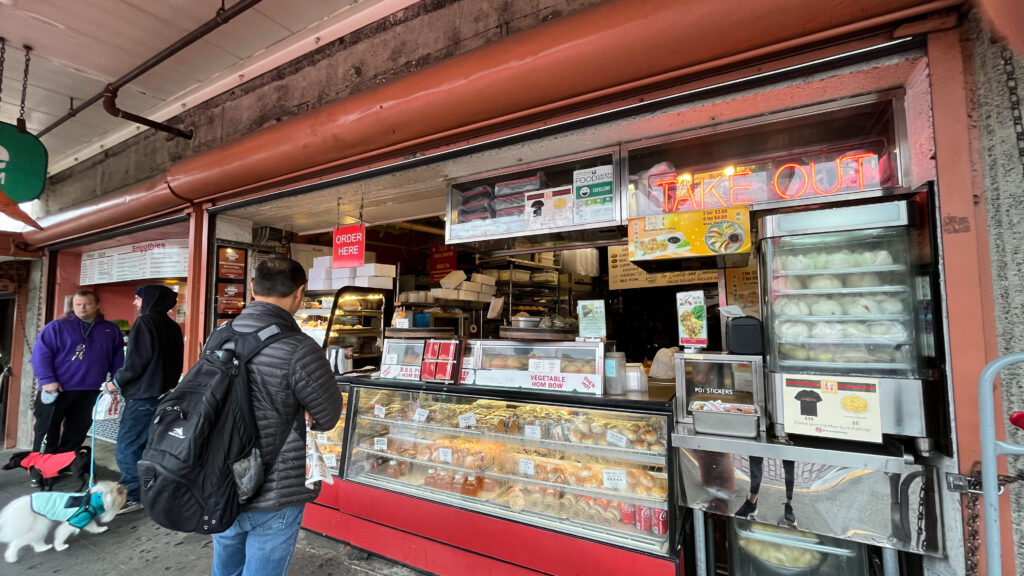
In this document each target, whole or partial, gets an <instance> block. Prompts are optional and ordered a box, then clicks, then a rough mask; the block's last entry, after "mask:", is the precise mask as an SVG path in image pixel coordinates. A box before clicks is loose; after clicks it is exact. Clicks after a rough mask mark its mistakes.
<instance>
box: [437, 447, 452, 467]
mask: <svg viewBox="0 0 1024 576" xmlns="http://www.w3.org/2000/svg"><path fill="white" fill-rule="evenodd" d="M437 459H438V460H440V461H441V463H442V464H451V463H452V449H451V448H438V449H437Z"/></svg>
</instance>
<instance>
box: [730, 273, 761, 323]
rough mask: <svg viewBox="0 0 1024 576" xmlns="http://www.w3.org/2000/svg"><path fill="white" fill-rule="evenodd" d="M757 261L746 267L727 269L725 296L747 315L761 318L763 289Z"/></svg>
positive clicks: (731, 304) (732, 304)
mask: <svg viewBox="0 0 1024 576" xmlns="http://www.w3.org/2000/svg"><path fill="white" fill-rule="evenodd" d="M759 283H760V280H759V277H758V272H757V262H753V263H751V264H750V265H748V266H747V267H746V268H727V269H726V270H725V298H726V301H727V302H728V303H729V305H730V306H739V307H740V308H742V309H743V313H744V314H746V315H747V316H753V317H754V318H757V319H758V320H760V319H761V291H760V288H759Z"/></svg>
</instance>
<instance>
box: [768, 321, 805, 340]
mask: <svg viewBox="0 0 1024 576" xmlns="http://www.w3.org/2000/svg"><path fill="white" fill-rule="evenodd" d="M776 330H777V333H778V335H779V337H781V338H807V337H808V336H809V335H810V334H811V330H810V328H809V327H808V325H807V324H806V323H804V322H779V323H778V324H776Z"/></svg>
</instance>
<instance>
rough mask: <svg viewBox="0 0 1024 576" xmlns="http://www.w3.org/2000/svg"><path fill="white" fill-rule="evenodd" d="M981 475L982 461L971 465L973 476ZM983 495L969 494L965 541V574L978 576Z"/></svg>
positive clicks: (965, 575) (966, 575)
mask: <svg viewBox="0 0 1024 576" xmlns="http://www.w3.org/2000/svg"><path fill="white" fill-rule="evenodd" d="M980 475H981V462H975V463H974V466H972V467H971V476H980ZM980 523H981V495H980V494H978V493H977V492H970V493H968V494H967V538H966V540H965V542H964V569H965V572H964V576H977V574H978V553H979V552H980V551H981V528H980Z"/></svg>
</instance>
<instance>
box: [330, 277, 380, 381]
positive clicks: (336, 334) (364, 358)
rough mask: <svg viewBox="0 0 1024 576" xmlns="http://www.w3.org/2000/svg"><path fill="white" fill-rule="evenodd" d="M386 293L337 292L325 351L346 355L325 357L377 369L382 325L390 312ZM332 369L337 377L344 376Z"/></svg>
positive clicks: (354, 289)
mask: <svg viewBox="0 0 1024 576" xmlns="http://www.w3.org/2000/svg"><path fill="white" fill-rule="evenodd" d="M388 293H389V292H387V291H383V290H372V289H365V288H352V287H347V288H341V289H340V290H338V292H337V293H336V294H335V295H334V302H333V304H334V305H333V308H332V309H331V315H330V319H329V322H328V324H327V327H326V337H325V340H324V348H325V349H332V348H338V349H347V351H346V353H345V354H334V355H329V356H328V357H336V358H339V359H345V360H346V361H348V360H351V362H352V364H353V366H352V367H355V368H360V367H362V366H367V365H373V366H378V365H380V359H381V351H382V347H383V344H384V321H385V320H386V315H387V314H388V312H389V310H388V306H387V297H386V296H385V295H386V294H388ZM339 362H340V360H339ZM334 368H335V372H336V373H339V374H340V373H342V372H343V370H341V369H339V368H340V366H339V365H336V366H334ZM349 368H351V367H349Z"/></svg>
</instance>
